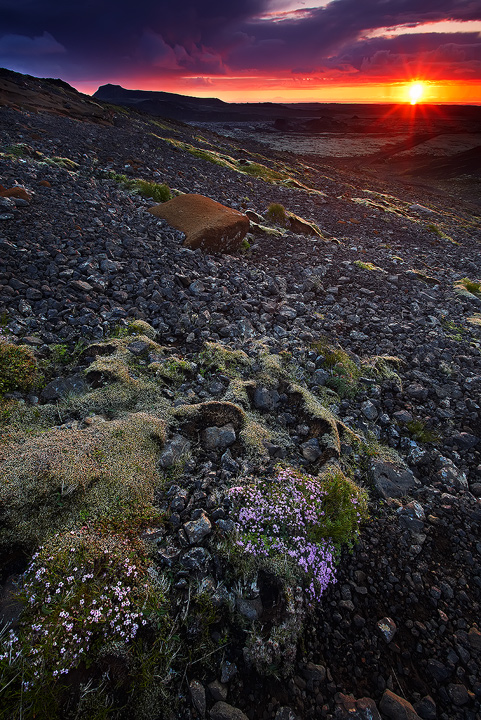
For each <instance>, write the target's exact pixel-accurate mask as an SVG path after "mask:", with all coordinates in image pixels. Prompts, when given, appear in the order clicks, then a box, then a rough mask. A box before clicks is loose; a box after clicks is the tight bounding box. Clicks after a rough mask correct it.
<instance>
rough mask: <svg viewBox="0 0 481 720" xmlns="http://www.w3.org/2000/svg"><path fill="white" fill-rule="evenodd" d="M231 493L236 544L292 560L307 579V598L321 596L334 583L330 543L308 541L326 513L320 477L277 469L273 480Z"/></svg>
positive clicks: (251, 551)
mask: <svg viewBox="0 0 481 720" xmlns="http://www.w3.org/2000/svg"><path fill="white" fill-rule="evenodd" d="M230 493H231V497H232V499H233V500H234V503H235V508H236V511H235V513H236V516H235V524H236V530H237V540H236V543H237V545H238V547H240V548H241V549H242V550H243V551H244V552H247V553H249V554H251V555H254V556H257V557H266V558H285V559H286V560H288V561H289V560H290V561H291V564H294V565H295V566H296V567H297V569H298V570H300V571H301V575H302V576H303V577H304V579H305V581H306V582H305V583H304V584H305V591H306V595H307V598H308V601H309V602H312V601H315V600H319V599H320V598H321V595H322V593H323V592H324V590H325V589H326V587H327V585H328V584H329V583H331V582H335V567H334V546H333V544H332V542H330V541H326V540H321V541H320V542H314V541H312V539H310V535H311V530H312V529H313V528H314V527H315V526H316V525H318V524H319V523H322V517H323V515H324V510H323V507H322V503H323V498H324V496H325V494H326V493H325V492H324V490H323V489H322V485H321V481H320V479H319V478H315V477H312V476H311V475H302V474H301V473H299V472H296V471H295V470H294V469H292V468H290V469H287V470H281V471H279V473H278V475H277V477H276V478H275V479H274V480H273V481H270V482H268V481H263V482H260V481H259V482H257V483H256V484H254V485H248V486H244V487H234V488H232V489H231V491H230Z"/></svg>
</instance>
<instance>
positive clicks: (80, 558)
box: [0, 531, 149, 683]
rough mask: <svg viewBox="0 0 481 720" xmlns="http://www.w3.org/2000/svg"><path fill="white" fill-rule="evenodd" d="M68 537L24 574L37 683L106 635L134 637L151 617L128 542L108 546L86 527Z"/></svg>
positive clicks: (124, 638)
mask: <svg viewBox="0 0 481 720" xmlns="http://www.w3.org/2000/svg"><path fill="white" fill-rule="evenodd" d="M69 539H70V542H71V547H65V548H64V550H66V552H63V553H60V554H59V556H54V555H50V554H49V553H47V552H45V551H42V549H41V550H40V552H39V553H37V554H36V555H35V556H34V558H33V561H32V563H31V565H30V566H29V568H28V569H27V571H26V573H25V576H24V586H23V594H24V599H25V601H26V603H27V607H28V616H29V618H30V619H31V622H30V626H29V628H28V648H26V647H24V651H25V653H26V654H27V655H28V658H29V664H30V669H31V670H32V682H33V683H34V682H36V681H38V680H39V679H41V678H42V676H43V677H45V675H50V677H53V678H57V677H59V676H61V675H63V674H66V673H68V672H69V671H70V670H71V669H73V668H75V667H76V666H77V665H78V664H79V662H80V661H81V660H82V659H87V657H88V656H89V654H91V653H92V651H93V650H94V649H95V648H96V647H99V646H100V645H101V644H102V643H105V642H106V641H109V642H111V641H113V642H117V641H120V642H125V643H127V642H129V641H132V640H133V639H134V638H135V636H136V634H137V631H138V629H139V627H140V626H141V625H145V624H146V622H147V621H146V620H145V619H144V617H143V612H142V606H143V604H144V601H145V598H146V597H147V595H148V591H149V586H148V584H146V583H142V582H138V581H137V578H139V579H140V568H139V567H138V566H137V565H136V564H135V562H133V561H132V560H131V559H130V558H129V557H128V556H127V557H126V551H128V546H127V544H126V543H125V544H126V547H125V548H124V547H122V540H121V539H120V538H119V539H118V540H117V545H116V547H112V548H105V547H104V541H103V538H102V537H101V536H95V535H92V534H90V536H89V534H88V533H87V534H86V535H85V538H84V537H83V536H82V531H79V532H78V533H68V534H67V544H70V542H69ZM89 550H90V552H89ZM32 620H33V622H32ZM15 644H20V645H21V641H20V640H18V639H17V638H15ZM24 646H25V643H24ZM17 652H18V651H17ZM0 659H1V658H0Z"/></svg>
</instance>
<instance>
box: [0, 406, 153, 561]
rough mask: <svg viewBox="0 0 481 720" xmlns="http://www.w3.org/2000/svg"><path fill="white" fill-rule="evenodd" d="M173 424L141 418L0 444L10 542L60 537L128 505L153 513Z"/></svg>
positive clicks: (1, 536) (0, 497)
mask: <svg viewBox="0 0 481 720" xmlns="http://www.w3.org/2000/svg"><path fill="white" fill-rule="evenodd" d="M164 439H165V423H164V422H163V421H162V420H160V419H159V418H156V417H153V416H150V415H147V414H144V413H137V414H134V415H127V416H126V417H125V418H124V419H122V420H115V421H112V422H103V423H98V424H95V425H93V426H91V427H87V428H85V429H83V430H81V429H61V428H54V429H52V430H50V432H48V433H47V434H44V435H38V436H35V437H31V438H29V437H25V438H23V441H22V438H19V437H16V438H15V439H14V440H13V441H8V440H6V441H5V442H4V443H3V444H2V445H1V446H0V464H1V468H2V469H1V483H0V508H1V515H2V521H3V522H2V525H3V527H2V530H1V532H0V542H1V544H2V545H3V546H5V545H7V546H8V545H12V544H13V545H21V546H24V547H32V546H33V545H35V544H36V543H38V542H41V541H42V540H43V539H45V537H48V536H49V535H51V534H52V533H53V532H55V531H57V530H60V529H63V528H65V527H67V528H74V527H75V526H76V524H78V523H81V522H82V520H84V519H89V520H91V519H99V518H101V517H104V516H107V515H109V514H114V513H115V512H116V511H120V510H121V508H122V507H123V506H124V505H127V506H137V507H143V508H146V509H148V508H149V507H151V503H152V500H153V492H154V488H155V486H156V484H157V483H158V482H159V478H158V476H157V473H156V467H155V463H156V460H157V456H158V454H159V452H160V449H161V447H162V444H163V443H164Z"/></svg>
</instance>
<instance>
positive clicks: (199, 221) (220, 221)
mask: <svg viewBox="0 0 481 720" xmlns="http://www.w3.org/2000/svg"><path fill="white" fill-rule="evenodd" d="M149 212H150V213H152V215H155V217H158V218H162V219H163V220H166V221H167V222H168V223H169V225H172V227H175V228H176V229H177V230H181V231H182V232H183V233H185V241H184V245H185V246H186V247H190V248H192V249H193V250H195V249H196V248H202V250H206V251H207V252H231V251H233V250H237V249H238V248H239V247H240V245H241V243H242V240H243V238H244V236H245V234H246V233H247V231H248V230H249V219H248V218H247V217H246V216H245V215H243V214H242V213H240V212H238V211H237V210H232V209H231V208H228V207H225V205H221V204H220V203H218V202H215V200H211V199H210V198H207V197H204V196H203V195H190V194H188V195H179V196H178V197H175V198H173V199H172V200H169V201H168V202H165V203H161V204H160V205H155V206H154V207H152V208H150V210H149Z"/></svg>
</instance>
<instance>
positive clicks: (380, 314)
mask: <svg viewBox="0 0 481 720" xmlns="http://www.w3.org/2000/svg"><path fill="white" fill-rule="evenodd" d="M7 79H8V83H9V84H8V87H6V88H0V89H3V92H4V95H2V98H3V100H2V102H3V105H2V107H0V183H1V185H2V188H3V189H1V191H0V313H1V324H2V332H1V339H0V373H1V374H0V393H1V400H0V431H1V443H0V463H1V469H0V473H1V477H0V517H1V521H2V527H1V530H0V552H1V556H2V577H1V581H2V586H1V588H2V589H1V592H2V595H1V600H0V611H1V613H2V615H3V617H4V621H5V622H6V623H9V625H7V626H6V627H5V629H4V630H3V633H2V636H1V640H0V642H1V644H2V647H1V649H0V688H1V691H0V692H1V693H2V694H1V695H0V697H1V698H2V707H3V708H4V709H2V710H0V717H2V718H9V719H10V718H20V717H22V718H33V717H36V718H40V717H41V718H47V717H48V718H53V717H56V718H84V717H87V716H88V717H95V718H101V717H106V715H107V713H108V714H109V716H110V717H114V718H127V717H128V718H131V717H132V718H133V717H135V718H147V719H149V720H155V719H157V718H186V719H187V718H191V719H192V720H193V719H194V718H203V717H210V718H213V719H214V720H221V719H227V718H233V719H242V718H245V717H248V718H249V719H250V720H254V719H256V720H257V719H258V718H266V720H267V719H268V718H272V719H275V720H294V719H295V718H297V719H298V720H303V719H304V718H306V720H307V719H314V718H316V719H317V718H341V719H342V718H359V719H361V718H362V719H363V720H367V719H368V718H383V719H384V718H385V719H386V720H391V719H392V720H397V718H411V719H413V720H415V719H416V718H418V717H419V718H423V720H435V719H436V718H438V719H439V720H454V719H456V720H458V719H459V720H461V719H463V720H479V718H480V717H481V710H480V702H481V683H480V680H479V678H480V676H481V628H480V627H479V617H480V591H481V571H480V555H481V541H480V527H481V507H480V498H481V408H480V402H479V401H480V390H481V355H480V348H481V309H480V308H481V282H480V281H481V260H480V254H479V247H480V246H479V242H480V234H481V219H480V209H479V196H478V194H477V188H478V187H479V186H478V185H477V181H476V179H475V178H473V177H471V176H469V175H463V176H458V177H456V178H454V179H453V178H451V179H450V180H449V182H446V183H443V182H442V181H439V182H437V183H436V184H434V183H431V184H429V185H428V184H425V185H422V186H421V185H416V184H414V183H412V182H411V184H407V183H406V181H404V182H401V181H400V180H399V181H398V180H397V179H396V178H395V177H391V176H390V175H389V167H388V166H386V167H384V169H383V171H382V172H377V173H374V172H365V171H364V170H363V169H362V168H358V169H357V170H356V169H352V168H351V169H347V168H343V167H342V166H341V165H340V164H339V163H337V167H336V168H334V167H331V166H328V165H326V164H322V165H320V164H316V163H315V162H314V161H312V159H311V160H307V159H305V158H302V157H299V156H295V155H291V154H289V153H283V154H282V155H281V154H277V155H276V154H275V153H273V154H269V156H266V155H265V152H266V151H265V149H263V150H262V149H260V148H259V146H257V145H256V143H255V141H254V140H252V142H248V143H245V142H243V143H242V145H240V144H239V143H237V142H236V141H235V140H233V139H232V138H229V139H227V138H223V137H221V136H218V135H214V134H213V133H210V132H208V131H207V130H205V129H202V131H199V130H198V129H196V128H194V127H191V126H187V125H184V124H182V123H181V122H177V121H172V120H159V119H158V118H150V117H149V116H148V115H137V114H135V113H134V112H133V111H130V110H125V109H120V108H115V107H114V106H108V105H103V104H102V103H101V102H97V103H95V104H92V101H91V100H90V99H88V98H86V97H85V96H82V95H80V94H78V93H75V91H72V92H71V93H70V91H69V90H68V89H66V88H64V87H63V86H59V84H58V82H57V83H55V81H54V84H53V85H51V84H50V85H49V83H51V82H52V81H35V80H34V79H32V78H25V77H23V76H16V75H15V74H12V73H10V74H9V75H8V78H7ZM0 80H1V81H2V82H4V84H5V82H6V80H5V79H4V78H3V76H2V78H0ZM36 83H37V84H36ZM59 88H60V89H59ZM73 94H75V103H76V104H75V107H72V108H71V110H72V112H69V110H70V108H69V107H68V103H70V102H71V100H70V99H66V97H60V96H61V95H68V97H69V98H71V97H73ZM35 97H37V98H41V99H42V100H41V102H40V101H38V102H37V104H35ZM12 98H14V100H12ZM45 98H48V99H49V102H48V103H47V102H46V101H45ZM166 186H167V187H166ZM179 193H195V194H201V195H204V196H206V197H208V198H211V199H212V200H215V201H217V202H219V203H222V204H223V205H226V206H228V207H230V208H233V209H234V210H237V211H240V212H242V213H243V214H247V216H248V218H249V220H250V229H249V232H248V234H247V235H246V236H245V239H244V241H243V242H242V243H240V244H239V247H238V250H236V251H235V252H234V251H233V250H232V249H230V250H229V253H230V254H229V253H227V252H224V253H222V252H221V253H216V254H209V253H208V252H206V250H205V249H203V248H202V247H199V248H197V249H195V250H193V249H191V248H190V247H187V246H185V245H184V235H183V234H182V232H180V231H179V230H176V229H174V227H172V226H170V225H168V224H167V222H166V221H165V220H162V219H159V217H156V216H155V215H153V214H151V213H149V212H148V210H149V209H150V208H152V206H154V205H156V204H158V203H159V202H163V201H165V200H167V199H168V197H169V196H170V194H173V195H178V194H179ZM294 216H295V217H294ZM229 247H231V246H229Z"/></svg>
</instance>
